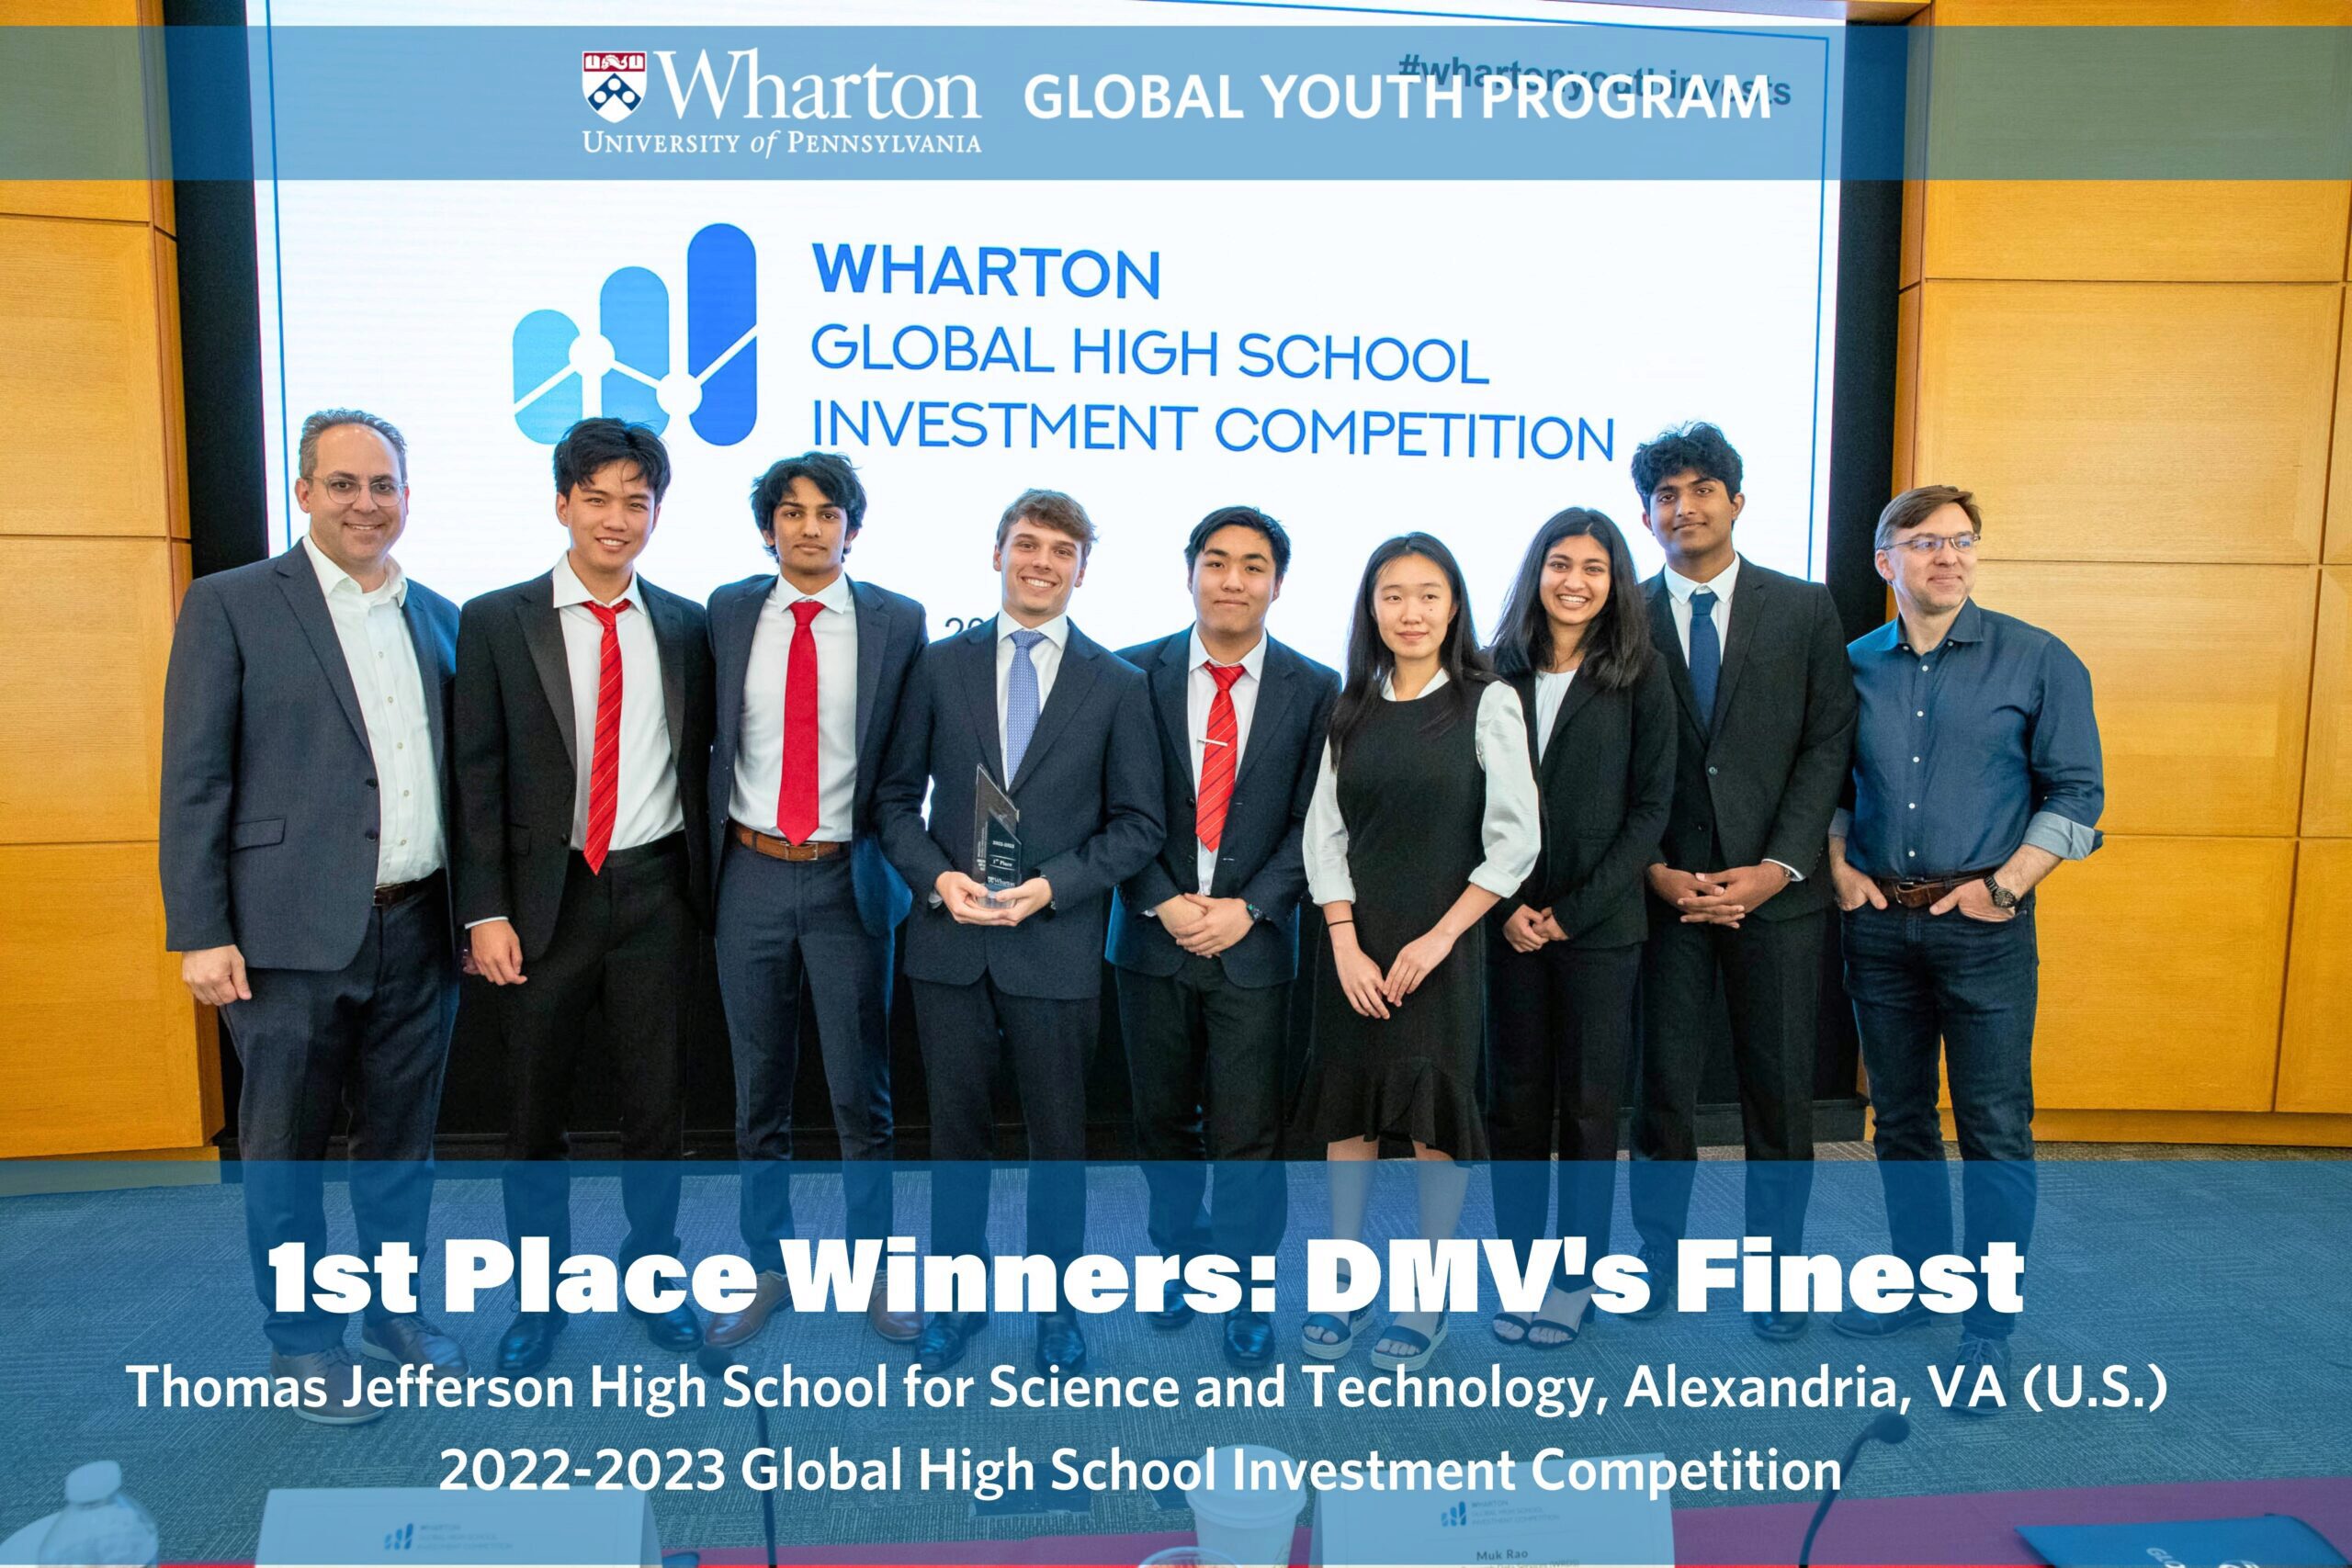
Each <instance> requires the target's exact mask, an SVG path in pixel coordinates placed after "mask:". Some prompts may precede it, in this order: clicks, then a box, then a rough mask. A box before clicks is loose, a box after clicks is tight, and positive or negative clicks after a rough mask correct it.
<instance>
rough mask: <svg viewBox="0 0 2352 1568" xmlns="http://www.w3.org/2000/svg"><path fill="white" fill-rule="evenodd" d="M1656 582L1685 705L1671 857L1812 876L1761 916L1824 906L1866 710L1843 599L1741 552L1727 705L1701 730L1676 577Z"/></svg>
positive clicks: (1719, 689)
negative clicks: (1858, 720)
mask: <svg viewBox="0 0 2352 1568" xmlns="http://www.w3.org/2000/svg"><path fill="white" fill-rule="evenodd" d="M1648 588H1649V596H1650V640H1651V641H1652V642H1653V643H1655V644H1656V645H1657V650H1658V656H1659V657H1660V658H1661V659H1663V660H1665V661H1666V671H1667V678H1668V680H1669V681H1671V682H1673V685H1674V694H1675V697H1676V699H1677V705H1678V706H1679V709H1680V711H1681V719H1680V726H1679V736H1678V739H1677V743H1676V748H1675V785H1674V807H1673V810H1672V811H1671V813H1670V814H1669V815H1668V818H1667V823H1666V837H1665V842H1664V844H1663V845H1662V846H1661V849H1660V853H1661V854H1662V855H1663V856H1664V858H1665V860H1666V863H1667V864H1668V865H1670V866H1672V867H1674V868H1675V869H1676V870H1678V871H1722V870H1724V869H1725V868H1726V867H1729V866H1736V865H1755V864H1757V863H1758V862H1760V861H1764V860H1767V859H1770V860H1776V861H1780V862H1781V863H1783V864H1786V865H1792V866H1794V867H1796V869H1797V873H1798V874H1799V875H1801V876H1803V877H1804V881H1803V882H1799V883H1795V884H1792V886H1789V887H1788V888H1786V889H1784V890H1783V891H1782V892H1781V893H1780V894H1778V895H1776V896H1775V897H1772V898H1771V899H1770V901H1768V902H1767V903H1765V904H1764V905H1763V906H1762V907H1761V908H1758V909H1756V910H1755V911H1754V912H1753V914H1752V917H1751V918H1752V919H1759V920H1786V919H1794V918H1796V917H1797V916H1799V915H1806V914H1811V913H1812V912H1813V911H1814V910H1815V909H1822V908H1827V907H1828V905H1829V898H1830V886H1829V874H1828V869H1827V866H1826V857H1827V854H1828V846H1829V819H1830V818H1832V817H1833V816H1835V815H1836V814H1837V811H1838V796H1839V795H1841V794H1843V793H1844V790H1845V787H1846V774H1847V771H1848V769H1849V766H1850V765H1851V763H1852V761H1853V754H1854V718H1855V715H1856V714H1857V712H1858V711H1859V710H1860V700H1859V699H1858V698H1857V697H1856V696H1855V695H1854V676H1853V671H1852V670H1851V669H1849V667H1848V665H1847V663H1846V654H1845V649H1846V640H1845V639H1846V633H1845V630H1844V628H1843V627H1842V626H1840V625H1839V624H1838V604H1837V601H1835V600H1834V599H1832V598H1831V597H1830V596H1829V590H1828V589H1827V588H1826V587H1824V586H1823V585H1822V584H1820V583H1818V582H1807V581H1804V579H1802V578H1795V577H1790V576H1787V575H1785V574H1784V573H1781V572H1777V571H1774V570H1771V569H1770V568H1769V567H1762V566H1758V565H1757V564H1756V563H1755V562H1754V561H1752V560H1748V559H1747V558H1745V557H1742V558H1741V559H1740V563H1739V586H1738V589H1737V590H1736V598H1735V600H1734V602H1733V608H1732V612H1731V636H1730V637H1729V638H1728V639H1727V640H1726V641H1725V643H1724V649H1723V665H1722V668H1721V669H1720V671H1718V672H1717V674H1716V677H1715V711H1714V712H1713V714H1712V715H1710V716H1709V722H1708V723H1707V725H1706V726H1705V727H1704V728H1702V727H1701V725H1700V714H1699V700H1698V698H1697V696H1696V695H1695V694H1693V690H1692V687H1691V666H1690V664H1689V662H1688V661H1687V660H1684V659H1683V657H1682V638H1681V637H1680V635H1679V633H1677V632H1676V630H1675V629H1674V606H1673V604H1672V602H1671V600H1670V597H1669V594H1668V589H1667V586H1666V579H1665V577H1664V576H1663V575H1660V576H1657V577H1653V578H1651V579H1650V581H1649V584H1648ZM1571 690H1573V688H1571ZM1651 912H1652V914H1653V916H1654V917H1655V918H1656V919H1660V920H1663V919H1668V917H1670V916H1671V915H1672V914H1673V913H1674V911H1673V910H1672V908H1670V907H1669V906H1668V905H1666V904H1664V903H1661V902H1657V901H1656V900H1653V901H1652V910H1651Z"/></svg>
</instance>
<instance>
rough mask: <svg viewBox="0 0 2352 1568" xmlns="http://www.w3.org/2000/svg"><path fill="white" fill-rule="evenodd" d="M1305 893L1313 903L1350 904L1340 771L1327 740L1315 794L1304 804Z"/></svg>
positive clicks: (1351, 887) (1353, 890) (1352, 884)
mask: <svg viewBox="0 0 2352 1568" xmlns="http://www.w3.org/2000/svg"><path fill="white" fill-rule="evenodd" d="M1305 831H1306V837H1305V838H1304V840H1301V842H1300V845H1299V848H1300V852H1302V853H1303V854H1304V855H1305V857H1306V896H1307V897H1309V898H1312V899H1313V900H1315V902H1317V904H1352V903H1354V902H1355V897H1356V885H1355V879H1354V878H1353V877H1351V876H1350V875H1349V874H1348V824H1347V820H1346V819H1345V818H1342V817H1341V816H1340V773H1339V769H1338V767H1337V766H1336V765H1335V764H1334V763H1333V761H1332V760H1331V743H1330V742H1329V740H1326V741H1325V742H1323V765H1322V766H1321V767H1319V768H1317V770H1316V773H1315V795H1314V798H1313V799H1311V800H1309V801H1308V802H1307V804H1306V829H1305Z"/></svg>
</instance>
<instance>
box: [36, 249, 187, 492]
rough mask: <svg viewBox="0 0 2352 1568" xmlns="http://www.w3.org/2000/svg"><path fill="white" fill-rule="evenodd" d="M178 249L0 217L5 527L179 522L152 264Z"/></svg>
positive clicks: (155, 273)
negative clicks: (162, 252) (160, 251)
mask: <svg viewBox="0 0 2352 1568" xmlns="http://www.w3.org/2000/svg"><path fill="white" fill-rule="evenodd" d="M169 243H171V242H170V241H169V240H167V239H165V238H164V237H163V236H162V235H159V234H158V233H156V232H155V231H153V229H150V228H148V227H146V226H144V225H137V226H134V225H130V224H115V223H75V222H66V221H62V220H54V219H29V218H0V423H6V427H7V429H8V431H9V434H10V439H9V440H8V441H7V442H6V444H5V445H0V495H6V496H7V497H8V506H7V508H6V513H0V532H6V533H9V534H89V535H98V534H112V535H125V534H152V535H156V536H162V535H163V534H164V533H165V532H166V531H167V530H168V529H169V527H170V526H171V518H172V489H171V486H170V484H169V483H168V482H167V480H166V477H165V476H166V474H167V473H168V471H169V467H170V465H169V462H168V458H167V454H168V449H169V443H167V441H166V440H165V437H164V410H165V406H166V405H165V396H164V363H165V362H164V357H163V355H162V354H161V352H160V349H159V345H160V344H161V342H162V337H161V334H162V332H163V323H162V322H161V321H160V320H159V317H158V310H157V270H156V269H157V262H156V255H155V252H156V247H158V246H160V245H168V244H169ZM174 363H176V361H174ZM183 531H185V525H183Z"/></svg>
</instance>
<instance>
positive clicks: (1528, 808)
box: [1306, 670, 1544, 904]
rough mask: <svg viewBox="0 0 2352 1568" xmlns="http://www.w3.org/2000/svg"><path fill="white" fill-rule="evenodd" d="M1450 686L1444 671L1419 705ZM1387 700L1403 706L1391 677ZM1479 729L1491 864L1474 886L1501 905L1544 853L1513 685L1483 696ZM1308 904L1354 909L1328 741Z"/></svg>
mask: <svg viewBox="0 0 2352 1568" xmlns="http://www.w3.org/2000/svg"><path fill="white" fill-rule="evenodd" d="M1445 682H1446V675H1445V671H1442V670H1441V671H1438V672H1437V674H1436V675H1435V676H1434V677H1432V678H1431V680H1430V683H1429V684H1428V685H1426V686H1424V687H1422V688H1421V695H1420V696H1419V697H1416V698H1414V699H1412V700H1413V701H1415V702H1419V701H1421V700H1422V699H1424V698H1426V697H1428V696H1429V695H1430V694H1432V693H1434V692H1438V691H1441V690H1442V689H1443V688H1444V686H1445ZM1380 694H1381V696H1382V697H1384V698H1385V699H1386V700H1387V701H1389V702H1395V701H1397V696H1396V694H1395V692H1394V691H1393V690H1392V689H1391V686H1390V683H1389V682H1388V680H1387V679H1386V678H1385V677H1384V678H1383V679H1382V681H1381V683H1380ZM1477 726H1478V728H1477V736H1476V739H1477V751H1478V766H1479V767H1480V769H1482V770H1483V771H1484V772H1485V773H1486V775H1487V807H1486V812H1485V815H1484V816H1483V817H1482V818H1480V820H1479V830H1478V838H1479V842H1480V843H1481V844H1482V845H1484V846H1485V849H1486V856H1487V858H1486V859H1485V860H1483V861H1481V862H1479V863H1478V865H1477V867H1476V869H1475V870H1473V871H1472V872H1471V873H1470V881H1471V883H1472V884H1473V885H1474V886H1479V887H1483V888H1485V889H1486V890H1487V892H1489V893H1491V894H1493V895H1494V896H1495V897H1498V898H1508V897H1510V896H1511V895H1512V894H1513V893H1515V892H1517V891H1519V885H1520V884H1521V883H1522V882H1524V881H1526V880H1527V874H1528V873H1529V872H1531V871H1533V870H1534V869H1535V857H1536V856H1537V854H1539V853H1540V852H1542V850H1543V847H1544V834H1543V827H1542V825H1541V822H1540V820H1539V814H1540V812H1541V811H1542V809H1543V807H1542V804H1541V802H1540V801H1539V799H1538V798H1537V796H1536V793H1535V770H1534V768H1533V767H1532V766H1531V765H1530V764H1529V762H1528V760H1527V715H1526V711H1525V710H1524V709H1522V708H1521V706H1520V705H1519V694H1518V693H1517V692H1514V691H1512V690H1511V688H1510V682H1505V681H1496V682H1490V683H1489V684H1488V685H1487V689H1486V690H1485V691H1484V692H1482V693H1480V694H1479V695H1478V719H1477ZM1306 896H1307V897H1310V898H1312V899H1314V900H1315V902H1317V904H1340V903H1353V902H1354V901H1355V896H1356V886H1355V881H1354V879H1353V878H1352V877H1351V876H1350V875H1349V874H1348V824H1347V821H1346V819H1345V818H1342V817H1341V816H1340V775H1339V771H1338V769H1337V768H1335V767H1334V766H1333V765H1332V761H1331V743H1330V742H1329V740H1326V741H1325V742H1324V743H1323V765H1322V767H1321V768H1319V769H1318V770H1317V773H1316V775H1315V798H1314V800H1313V801H1312V802H1311V803H1310V804H1309V805H1308V806H1307V808H1306Z"/></svg>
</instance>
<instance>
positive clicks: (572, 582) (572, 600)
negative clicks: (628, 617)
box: [554, 550, 645, 610]
mask: <svg viewBox="0 0 2352 1568" xmlns="http://www.w3.org/2000/svg"><path fill="white" fill-rule="evenodd" d="M554 577H555V607H556V608H557V609H559V610H560V609H562V608H564V607H565V606H566V605H568V604H605V605H612V604H619V603H620V602H621V601H622V600H624V599H626V600H628V602H629V604H630V607H631V608H633V609H639V610H642V609H644V608H645V601H644V600H642V599H639V597H638V596H637V573H635V572H630V573H629V576H628V584H627V586H625V587H623V588H622V589H621V591H620V592H618V593H616V594H614V595H613V596H612V597H611V598H610V599H599V598H597V597H596V596H595V595H594V593H591V592H589V591H588V585H587V584H586V583H584V582H582V581H580V574H579V573H578V572H576V571H574V570H571V552H570V551H569V550H567V551H565V552H564V553H563V554H562V555H560V556H558V557H557V558H556V560H555V572H554Z"/></svg>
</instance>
